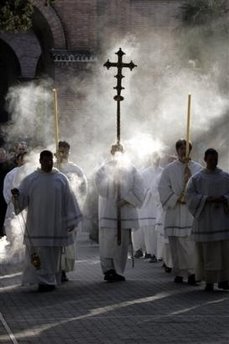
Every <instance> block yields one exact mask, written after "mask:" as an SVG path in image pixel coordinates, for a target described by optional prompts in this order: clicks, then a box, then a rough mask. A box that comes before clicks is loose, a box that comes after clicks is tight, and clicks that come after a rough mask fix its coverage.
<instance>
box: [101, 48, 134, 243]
mask: <svg viewBox="0 0 229 344" xmlns="http://www.w3.org/2000/svg"><path fill="white" fill-rule="evenodd" d="M115 54H116V55H118V61H117V62H110V61H109V60H107V62H106V63H104V67H106V68H107V69H110V68H111V67H116V68H117V70H118V71H117V74H116V75H115V78H116V79H117V85H116V86H115V87H114V89H115V90H117V94H116V95H115V96H114V100H115V101H116V102H117V144H118V145H119V144H120V141H121V112H120V103H121V101H122V100H124V97H123V96H122V95H121V92H122V90H124V89H125V88H124V87H122V79H123V78H124V75H122V69H123V68H129V69H130V70H131V71H132V69H133V68H134V67H137V66H136V65H135V64H134V63H133V61H130V62H129V63H124V62H123V60H122V58H123V55H125V53H124V52H123V51H122V49H121V48H119V51H117V53H115ZM120 187H121V185H120V182H119V181H117V244H118V245H121V206H120V205H119V202H120V200H121V189H120Z"/></svg>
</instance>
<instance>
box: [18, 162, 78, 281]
mask: <svg viewBox="0 0 229 344" xmlns="http://www.w3.org/2000/svg"><path fill="white" fill-rule="evenodd" d="M19 192H20V195H19V198H18V201H17V202H15V211H16V213H17V214H18V213H19V212H20V211H22V210H23V209H27V217H26V228H25V234H24V243H25V245H26V247H27V251H28V252H29V253H30V254H31V253H33V252H34V251H35V252H36V253H38V255H39V251H40V255H41V268H40V269H39V270H36V271H35V268H34V267H33V266H32V264H31V263H30V262H28V261H27V266H26V267H27V268H26V269H25V271H24V282H25V283H28V282H31V283H32V282H34V276H35V277H36V282H37V283H44V280H46V282H47V284H56V282H57V281H56V280H55V275H56V273H57V271H60V269H61V266H56V262H58V263H59V262H60V259H59V255H60V253H61V250H62V247H64V246H67V245H69V244H72V243H73V239H72V235H71V234H70V231H71V230H72V229H73V228H75V227H77V225H78V223H79V222H80V221H81V217H82V216H81V212H80V210H79V207H78V203H77V200H76V198H75V196H74V194H73V192H72V190H71V189H70V185H69V182H68V180H67V178H66V177H65V176H64V175H63V174H62V173H61V172H59V171H58V170H56V169H55V168H54V169H53V170H52V171H51V172H50V173H46V172H44V171H42V170H41V169H38V170H36V171H35V172H33V173H32V174H30V175H29V176H27V177H26V178H25V179H24V180H23V181H22V183H21V185H20V187H19ZM46 256H47V257H46ZM50 256H52V260H51V262H50ZM50 264H51V266H50ZM30 277H31V278H30ZM50 281H52V282H50Z"/></svg>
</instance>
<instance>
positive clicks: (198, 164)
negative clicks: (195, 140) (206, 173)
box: [190, 160, 203, 170]
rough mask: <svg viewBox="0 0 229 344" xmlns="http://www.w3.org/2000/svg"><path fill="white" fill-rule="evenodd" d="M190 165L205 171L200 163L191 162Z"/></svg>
mask: <svg viewBox="0 0 229 344" xmlns="http://www.w3.org/2000/svg"><path fill="white" fill-rule="evenodd" d="M190 164H191V165H193V166H195V167H199V168H200V169H201V170H202V169H203V166H202V165H201V164H200V163H199V162H198V161H195V160H191V161H190Z"/></svg>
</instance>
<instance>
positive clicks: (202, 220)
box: [186, 168, 229, 283]
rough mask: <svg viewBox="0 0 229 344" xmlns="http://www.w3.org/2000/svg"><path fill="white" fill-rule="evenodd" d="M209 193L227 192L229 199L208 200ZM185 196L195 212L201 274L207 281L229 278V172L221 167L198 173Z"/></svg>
mask: <svg viewBox="0 0 229 344" xmlns="http://www.w3.org/2000/svg"><path fill="white" fill-rule="evenodd" d="M209 196H212V197H220V196H224V197H225V199H226V203H225V204H223V203H210V202H207V197H209ZM186 200H187V205H188V208H189V210H190V212H191V213H192V215H193V216H194V221H193V228H192V237H193V239H194V240H195V242H196V247H197V252H198V265H197V272H198V278H200V279H203V280H205V281H206V282H207V283H213V282H220V281H225V280H229V257H228V250H229V174H228V173H226V172H224V171H222V170H221V169H219V168H216V169H215V170H214V171H209V170H207V169H204V170H203V171H201V172H199V173H197V174H196V175H195V176H193V177H192V178H191V179H190V180H189V183H188V186H187V192H186Z"/></svg>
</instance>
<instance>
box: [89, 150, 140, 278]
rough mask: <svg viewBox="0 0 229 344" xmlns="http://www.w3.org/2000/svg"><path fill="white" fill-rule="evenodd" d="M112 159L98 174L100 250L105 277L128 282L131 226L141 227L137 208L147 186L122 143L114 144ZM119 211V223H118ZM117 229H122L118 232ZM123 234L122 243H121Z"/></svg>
mask: <svg viewBox="0 0 229 344" xmlns="http://www.w3.org/2000/svg"><path fill="white" fill-rule="evenodd" d="M111 155H112V159H111V160H109V161H108V162H106V163H104V164H103V165H102V166H101V167H100V168H99V170H98V171H97V173H96V176H95V184H96V187H97V191H98V194H99V249H100V261H101V267H102V271H103V273H104V280H105V281H108V282H115V281H125V277H124V276H122V275H120V274H119V273H121V274H123V272H124V270H125V266H126V261H127V255H128V246H129V243H130V235H131V229H133V228H138V226H139V224H138V213H137V207H141V205H142V204H143V202H144V197H145V193H144V186H143V181H142V178H141V176H140V175H139V173H138V171H137V169H136V168H135V167H134V166H133V165H132V164H130V163H129V162H127V161H126V160H125V157H124V151H123V146H122V145H120V144H115V145H113V146H112V147H111ZM118 210H120V226H119V225H118V220H119V216H118V215H117V214H118ZM118 230H119V231H120V232H119V233H118ZM120 233H121V242H118V238H119V235H120Z"/></svg>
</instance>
